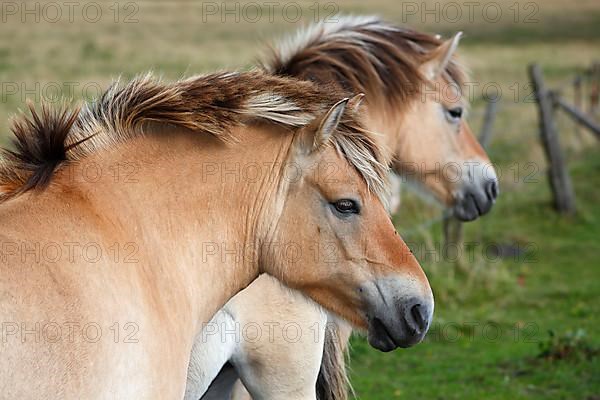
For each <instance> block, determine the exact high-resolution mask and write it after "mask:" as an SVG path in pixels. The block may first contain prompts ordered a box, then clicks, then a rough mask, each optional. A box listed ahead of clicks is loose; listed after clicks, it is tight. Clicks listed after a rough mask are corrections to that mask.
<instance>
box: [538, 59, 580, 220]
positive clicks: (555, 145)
mask: <svg viewBox="0 0 600 400" xmlns="http://www.w3.org/2000/svg"><path fill="white" fill-rule="evenodd" d="M529 76H530V78H531V83H532V84H533V90H534V92H535V96H536V99H537V103H538V110H539V120H540V134H541V139H542V143H543V145H544V151H545V153H546V159H547V160H548V164H549V171H548V173H549V179H550V186H551V189H552V193H553V195H554V206H555V207H556V209H557V210H558V211H559V212H560V213H562V214H572V213H574V212H575V194H574V193H573V187H572V185H571V179H570V177H569V174H568V172H567V168H566V165H565V162H564V157H563V153H562V149H561V147H560V141H559V138H558V133H557V130H556V125H555V123H554V115H553V113H554V110H553V108H552V106H553V100H552V94H551V92H550V91H549V90H548V89H546V87H545V86H544V81H543V77H542V70H541V68H540V66H539V65H538V64H532V65H530V66H529Z"/></svg>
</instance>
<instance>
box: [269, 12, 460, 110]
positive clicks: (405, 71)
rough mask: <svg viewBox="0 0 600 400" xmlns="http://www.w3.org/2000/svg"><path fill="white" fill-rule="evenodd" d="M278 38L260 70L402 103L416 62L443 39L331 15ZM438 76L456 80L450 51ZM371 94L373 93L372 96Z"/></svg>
mask: <svg viewBox="0 0 600 400" xmlns="http://www.w3.org/2000/svg"><path fill="white" fill-rule="evenodd" d="M335 18H336V19H337V22H331V23H329V22H325V21H322V22H319V23H316V24H313V25H310V26H308V27H306V28H304V29H302V30H300V31H298V32H296V33H295V34H294V35H292V36H289V37H287V38H284V39H283V40H281V41H279V42H278V43H276V44H275V45H274V46H272V47H271V48H270V51H269V52H268V54H267V56H266V57H265V59H263V60H260V61H259V64H260V65H261V68H262V69H264V70H265V71H267V72H269V73H272V74H275V75H279V76H289V77H295V78H300V79H304V80H310V81H314V82H319V83H328V84H331V83H335V84H336V86H337V87H338V88H339V89H341V90H343V91H346V92H348V93H359V92H364V93H368V94H369V98H368V100H369V101H377V100H378V98H379V99H385V100H383V101H386V102H392V103H394V105H395V106H397V107H403V106H405V105H406V104H407V100H410V99H414V98H416V97H417V96H418V95H419V94H420V93H421V90H422V89H423V88H424V87H425V84H426V82H427V79H426V77H425V76H423V74H422V73H421V72H420V71H419V67H420V66H421V65H422V64H423V63H425V62H426V61H428V59H429V57H430V52H431V50H433V49H435V48H437V47H438V46H440V45H441V44H442V43H443V42H442V40H441V39H440V38H439V37H438V36H434V35H429V34H426V33H422V32H417V31H414V30H412V29H409V28H405V27H399V26H396V25H393V24H390V23H387V22H385V21H383V20H381V19H379V18H378V17H374V16H360V17H353V16H336V17H335ZM443 78H444V79H445V80H446V81H447V82H450V83H453V84H457V85H459V86H462V85H463V84H464V82H465V81H466V79H467V73H466V71H465V69H464V67H462V66H461V64H460V63H459V62H458V60H457V59H456V58H455V57H453V58H452V59H451V60H450V62H449V63H448V65H447V67H446V69H445V71H444V73H443ZM374 95H377V96H376V97H377V98H374Z"/></svg>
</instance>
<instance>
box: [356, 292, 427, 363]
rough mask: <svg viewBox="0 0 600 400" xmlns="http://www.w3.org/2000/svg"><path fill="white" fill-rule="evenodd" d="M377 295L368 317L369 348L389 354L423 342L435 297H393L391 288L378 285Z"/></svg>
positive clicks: (373, 299) (407, 295) (411, 295)
mask: <svg viewBox="0 0 600 400" xmlns="http://www.w3.org/2000/svg"><path fill="white" fill-rule="evenodd" d="M374 285H375V287H376V288H375V289H376V294H374V295H373V296H370V297H371V299H372V301H370V302H369V303H370V307H369V309H370V311H369V312H368V315H367V322H368V334H367V338H368V341H369V344H370V345H371V346H373V347H375V348H376V349H378V350H381V351H384V352H388V351H392V350H394V349H396V348H398V347H401V348H407V347H411V346H414V345H415V344H417V343H419V342H421V341H422V340H423V338H424V337H425V334H426V333H427V331H428V330H429V326H430V325H431V320H432V318H433V308H434V307H433V296H432V295H431V292H430V291H429V293H428V294H426V295H414V294H406V291H404V290H401V291H396V293H399V295H393V294H392V295H389V294H388V293H390V292H389V291H388V290H386V289H388V288H390V285H389V284H387V285H386V284H382V283H381V282H378V283H375V284H374ZM403 292H404V293H403Z"/></svg>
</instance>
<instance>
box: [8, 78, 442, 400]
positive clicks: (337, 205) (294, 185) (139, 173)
mask: <svg viewBox="0 0 600 400" xmlns="http://www.w3.org/2000/svg"><path fill="white" fill-rule="evenodd" d="M339 100H340V97H339V95H338V94H336V92H335V90H328V91H322V90H320V89H319V88H318V86H316V85H314V84H312V83H309V82H301V81H295V80H291V79H285V78H277V77H272V76H268V75H265V74H263V73H259V72H254V73H239V74H238V73H233V74H225V73H224V74H214V75H206V76H199V77H195V78H191V79H188V80H184V81H181V82H177V83H173V84H161V83H158V82H156V81H154V80H152V79H151V78H148V77H146V78H140V79H137V80H134V81H133V82H131V83H129V84H127V85H126V86H124V87H122V88H119V87H118V86H114V87H113V88H111V89H110V90H109V91H108V92H106V93H105V94H104V96H103V97H102V98H101V99H100V100H99V101H98V102H97V103H95V104H91V105H89V106H87V107H85V108H84V109H83V110H82V111H81V112H79V113H78V112H77V111H66V112H61V113H58V112H51V111H49V110H48V109H44V110H43V112H42V113H41V115H38V114H36V113H35V112H34V113H33V117H32V119H25V118H20V119H17V120H16V121H15V123H14V126H13V131H14V133H15V135H16V141H15V150H12V151H8V150H6V151H5V152H4V154H3V162H2V167H1V169H0V193H1V194H2V202H1V204H0V221H1V222H0V224H1V232H2V233H1V234H0V238H1V241H2V257H1V259H0V277H1V278H0V320H1V321H2V324H3V325H2V328H3V331H2V333H3V336H2V341H1V344H0V349H1V350H0V353H1V354H2V356H1V357H0V377H1V378H0V391H1V393H2V397H4V398H14V399H134V398H135V399H150V398H152V399H180V398H182V397H183V395H184V391H185V383H186V371H187V366H188V363H189V358H190V354H191V349H192V343H193V340H194V337H195V336H196V335H197V334H198V333H199V331H200V328H201V327H202V326H203V324H205V323H207V322H208V321H209V320H210V319H211V317H212V316H213V315H214V314H215V313H216V312H217V311H218V310H219V309H220V308H221V307H222V306H223V305H224V304H225V303H226V302H227V301H228V300H229V299H230V298H231V297H232V296H234V295H235V294H236V293H237V292H238V291H240V290H241V289H242V288H244V287H246V286H247V285H249V284H250V283H251V282H252V281H253V280H254V279H255V278H256V277H257V276H258V275H259V274H260V273H269V274H270V275H272V276H275V277H277V278H279V279H281V280H282V281H283V282H285V283H286V284H287V285H289V286H290V287H293V288H295V289H298V290H300V291H301V292H303V293H305V294H306V295H308V296H310V297H311V298H312V299H314V300H315V301H316V302H318V303H319V304H321V305H322V306H324V307H326V308H327V309H329V310H331V311H333V312H335V313H338V314H340V315H341V316H342V317H343V318H345V319H347V320H350V321H352V322H353V323H354V324H356V325H357V326H358V327H363V328H368V330H369V332H370V336H371V337H372V341H373V343H374V344H375V345H377V346H379V347H381V346H385V348H386V350H390V349H392V348H395V347H397V346H398V345H400V344H406V343H410V342H417V341H419V340H420V338H421V337H422V336H423V335H424V334H425V330H426V328H427V325H428V324H429V321H430V319H431V314H432V310H433V298H432V294H431V290H430V287H429V284H428V282H427V279H426V277H425V275H424V274H423V272H422V270H421V269H420V267H419V265H418V264H417V261H416V260H415V258H414V257H413V256H412V254H411V253H410V251H409V249H408V248H407V246H406V245H405V244H404V242H403V241H402V240H401V239H400V237H399V236H398V234H397V233H396V232H395V230H394V228H393V226H392V224H391V222H390V220H389V217H388V216H387V214H386V212H385V209H384V206H383V204H382V202H381V200H380V197H381V196H382V194H383V193H384V189H385V187H384V181H385V174H386V169H385V168H384V165H383V164H384V163H385V162H386V161H385V159H384V158H383V156H382V153H381V151H380V149H379V148H378V146H377V145H376V143H375V142H374V141H373V138H372V137H371V135H370V134H369V133H368V132H367V131H365V130H364V128H362V127H361V124H360V120H359V118H358V114H357V112H358V111H357V110H358V109H359V106H358V104H357V102H356V100H353V101H350V102H349V101H348V100H342V101H339ZM336 102H337V103H336ZM237 168H241V169H242V170H245V171H246V172H245V173H246V174H247V175H241V176H231V171H235V170H236V169H237ZM323 169H325V171H324V170H323ZM322 245H326V246H327V248H328V250H329V251H332V252H333V253H329V254H330V255H331V254H333V255H334V257H328V258H327V259H324V258H323V257H315V256H314V251H315V250H318V249H319V246H322ZM282 248H283V249H284V250H288V249H290V248H291V249H292V250H294V251H293V252H292V254H293V256H290V253H288V252H287V251H283V250H282ZM232 253H233V254H232Z"/></svg>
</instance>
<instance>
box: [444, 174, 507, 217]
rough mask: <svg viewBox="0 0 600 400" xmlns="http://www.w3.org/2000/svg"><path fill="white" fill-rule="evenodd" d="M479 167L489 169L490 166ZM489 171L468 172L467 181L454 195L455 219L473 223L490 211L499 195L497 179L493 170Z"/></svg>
mask: <svg viewBox="0 0 600 400" xmlns="http://www.w3.org/2000/svg"><path fill="white" fill-rule="evenodd" d="M481 165H483V166H488V167H491V165H490V164H481ZM478 166H479V164H478ZM491 171H492V172H491V173H488V170H487V169H485V168H474V169H473V172H471V171H469V174H468V180H466V181H464V182H463V185H462V187H461V188H460V189H459V190H458V191H457V192H456V194H455V201H454V206H453V214H454V216H455V217H456V218H458V219H459V220H461V221H465V222H467V221H473V220H475V219H477V218H479V217H481V216H482V215H485V214H487V213H488V212H489V211H490V210H491V208H492V206H493V205H494V203H495V202H496V199H497V198H498V195H499V194H500V189H499V186H498V178H496V174H495V172H493V169H491ZM487 175H489V176H487Z"/></svg>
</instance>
